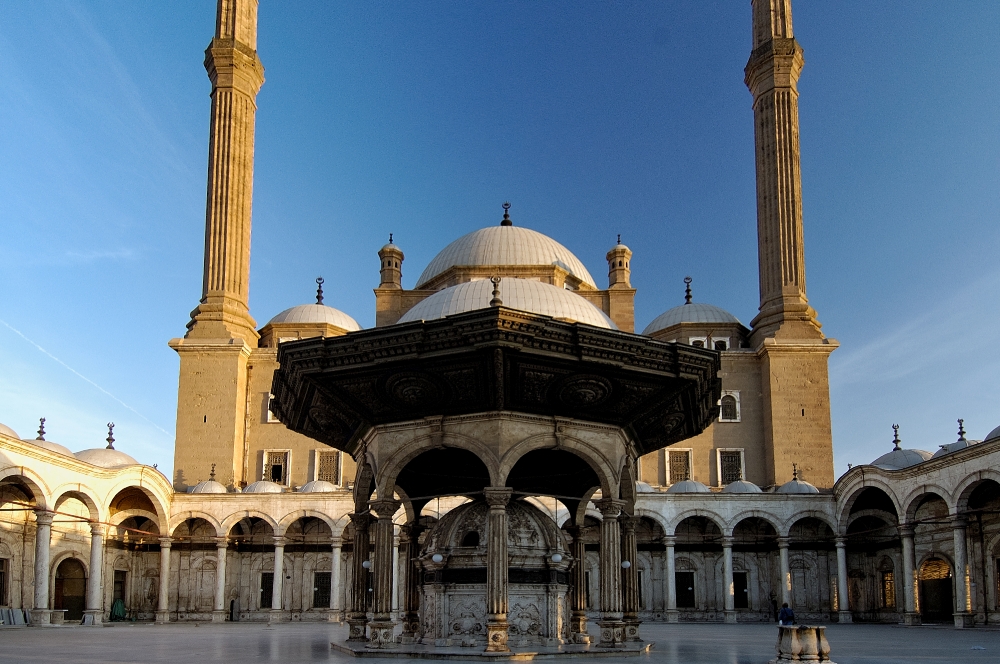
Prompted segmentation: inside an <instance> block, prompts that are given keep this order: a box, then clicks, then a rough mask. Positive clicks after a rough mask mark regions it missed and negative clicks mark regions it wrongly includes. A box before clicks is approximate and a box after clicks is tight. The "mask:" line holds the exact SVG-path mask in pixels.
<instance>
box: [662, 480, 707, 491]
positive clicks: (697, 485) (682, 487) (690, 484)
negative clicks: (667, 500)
mask: <svg viewBox="0 0 1000 664" xmlns="http://www.w3.org/2000/svg"><path fill="white" fill-rule="evenodd" d="M667 493H710V491H709V488H708V487H707V486H705V485H704V484H702V483H701V482H699V481H697V480H681V481H680V482H674V483H673V484H671V485H670V488H669V489H667Z"/></svg>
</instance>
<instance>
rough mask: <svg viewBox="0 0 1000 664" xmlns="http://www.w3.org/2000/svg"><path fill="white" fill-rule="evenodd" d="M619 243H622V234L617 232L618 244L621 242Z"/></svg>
mask: <svg viewBox="0 0 1000 664" xmlns="http://www.w3.org/2000/svg"><path fill="white" fill-rule="evenodd" d="M621 243H622V234H621V233H619V234H618V244H621Z"/></svg>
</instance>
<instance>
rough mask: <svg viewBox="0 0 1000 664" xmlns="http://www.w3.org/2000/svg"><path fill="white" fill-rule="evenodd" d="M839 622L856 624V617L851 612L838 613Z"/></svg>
mask: <svg viewBox="0 0 1000 664" xmlns="http://www.w3.org/2000/svg"><path fill="white" fill-rule="evenodd" d="M918 618H919V616H918ZM837 622H839V623H840V624H841V625H846V624H847V623H852V622H854V616H852V615H851V612H850V611H837Z"/></svg>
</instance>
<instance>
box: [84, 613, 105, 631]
mask: <svg viewBox="0 0 1000 664" xmlns="http://www.w3.org/2000/svg"><path fill="white" fill-rule="evenodd" d="M102 622H104V612H103V611H101V610H100V609H87V610H86V611H84V612H83V621H82V622H81V623H80V624H81V625H92V626H94V627H100V626H101V623H102Z"/></svg>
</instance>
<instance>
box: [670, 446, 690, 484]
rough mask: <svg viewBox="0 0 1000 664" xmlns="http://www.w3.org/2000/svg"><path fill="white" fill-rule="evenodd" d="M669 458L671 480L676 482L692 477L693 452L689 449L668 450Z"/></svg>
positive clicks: (672, 482)
mask: <svg viewBox="0 0 1000 664" xmlns="http://www.w3.org/2000/svg"><path fill="white" fill-rule="evenodd" d="M667 455H668V457H667V458H668V460H669V462H670V463H669V469H670V477H669V478H668V479H669V482H670V483H671V484H676V483H677V482H683V481H684V480H689V479H691V452H689V451H688V450H683V451H673V450H670V451H668V452H667Z"/></svg>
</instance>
